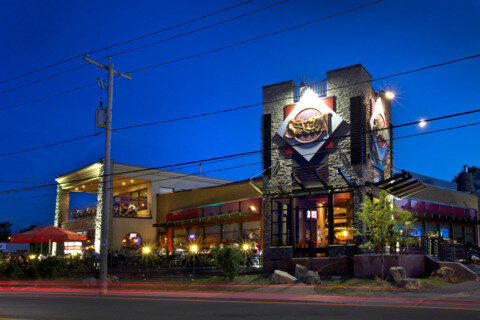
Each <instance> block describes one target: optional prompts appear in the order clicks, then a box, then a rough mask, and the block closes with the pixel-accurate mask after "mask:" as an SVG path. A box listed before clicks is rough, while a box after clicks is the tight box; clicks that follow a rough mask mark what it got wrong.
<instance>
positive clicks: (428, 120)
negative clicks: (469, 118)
mask: <svg viewBox="0 0 480 320" xmlns="http://www.w3.org/2000/svg"><path fill="white" fill-rule="evenodd" d="M450 116H455V114H453V115H450ZM446 117H447V116H442V117H437V118H432V119H425V120H420V121H416V122H409V123H406V124H402V125H398V126H397V127H400V126H405V125H414V124H418V123H421V122H430V121H436V120H439V119H446ZM473 125H476V124H469V125H465V126H473ZM461 127H462V126H459V128H461ZM390 128H393V127H387V128H383V129H372V130H366V131H364V132H363V133H361V134H368V133H373V132H376V131H383V130H389V129H390ZM446 130H448V128H447V129H442V130H439V132H440V131H446ZM450 130H453V129H450ZM423 134H425V132H424V133H417V134H413V135H410V136H408V137H413V136H417V135H423ZM352 136H354V135H353V134H346V135H341V136H334V137H328V138H325V139H319V140H317V141H327V140H338V139H343V138H348V137H352ZM403 138H406V137H403ZM396 139H398V138H391V140H396ZM290 147H292V145H287V146H281V147H275V148H271V150H275V149H280V150H281V149H285V148H290ZM261 152H263V149H261V150H254V151H247V152H242V153H237V154H231V155H226V156H218V157H213V158H208V159H202V160H194V161H188V162H183V163H177V164H171V165H163V166H157V167H149V168H141V169H135V170H129V171H123V172H121V174H130V173H136V172H144V171H150V170H158V169H166V168H171V167H177V166H185V165H191V164H195V163H199V162H202V163H205V162H208V161H214V160H222V159H228V158H232V157H239V156H244V155H249V154H256V153H261ZM110 175H114V174H110ZM107 176H109V175H102V176H96V177H88V178H84V179H76V180H70V181H69V183H72V182H82V181H87V180H90V179H92V178H100V177H103V178H106V177H107ZM129 178H130V177H129ZM54 186H55V187H56V186H57V184H56V183H55V184H45V185H40V186H32V187H27V188H18V189H11V190H2V191H0V194H1V193H11V192H20V191H30V190H38V189H42V188H47V187H54Z"/></svg>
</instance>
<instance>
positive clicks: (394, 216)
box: [354, 191, 415, 279]
mask: <svg viewBox="0 0 480 320" xmlns="http://www.w3.org/2000/svg"><path fill="white" fill-rule="evenodd" d="M357 216H358V219H359V221H360V222H361V223H362V225H363V228H361V229H358V228H354V232H355V235H357V236H363V237H364V242H363V244H362V245H360V248H361V249H375V250H376V252H377V253H380V254H381V261H382V267H381V268H382V270H381V272H382V279H383V278H384V274H385V270H384V268H385V266H384V255H385V247H386V246H387V244H388V245H390V246H396V245H397V243H400V244H407V243H409V242H410V241H412V240H413V239H412V238H411V237H408V235H409V234H410V233H411V231H413V228H414V222H415V219H414V218H413V215H412V213H411V212H409V211H403V210H399V208H398V207H397V205H396V204H395V202H394V201H392V200H391V199H389V197H388V194H387V193H386V192H385V191H382V192H381V193H380V197H379V199H378V202H376V203H374V202H373V201H372V200H371V199H370V198H367V199H366V200H365V201H364V202H363V203H362V208H361V210H360V212H358V213H357Z"/></svg>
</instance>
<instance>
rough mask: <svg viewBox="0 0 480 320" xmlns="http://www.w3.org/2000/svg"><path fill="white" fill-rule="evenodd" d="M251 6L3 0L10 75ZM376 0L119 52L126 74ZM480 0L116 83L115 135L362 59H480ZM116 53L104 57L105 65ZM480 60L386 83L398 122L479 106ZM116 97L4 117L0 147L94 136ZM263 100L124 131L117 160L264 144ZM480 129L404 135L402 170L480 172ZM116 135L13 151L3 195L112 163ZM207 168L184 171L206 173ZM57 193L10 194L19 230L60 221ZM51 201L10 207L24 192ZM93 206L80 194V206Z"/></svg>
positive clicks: (238, 50) (389, 1)
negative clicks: (106, 146) (98, 116)
mask: <svg viewBox="0 0 480 320" xmlns="http://www.w3.org/2000/svg"><path fill="white" fill-rule="evenodd" d="M240 2H242V1H241V0H236V1H233V0H228V1H225V0H206V1H195V0H184V1H153V0H152V1H134V2H132V1H124V0H117V1H91V0H89V1H33V0H30V1H3V2H2V3H1V4H0V9H1V10H0V11H1V12H2V19H1V20H0V30H1V31H0V32H1V38H2V42H3V45H2V48H3V50H1V51H0V66H1V70H2V72H1V73H0V81H2V80H5V79H9V78H11V77H13V76H16V75H18V74H23V73H26V72H29V71H31V70H34V69H37V68H40V67H42V66H46V65H49V64H52V63H54V62H57V61H59V60H62V59H65V58H69V57H72V56H75V55H78V54H81V53H82V52H86V51H90V50H94V49H97V48H102V47H106V46H108V45H111V44H114V43H117V42H121V41H124V40H127V39H130V38H134V37H136V36H139V35H142V34H146V33H150V32H153V31H156V30H159V29H162V28H164V27H168V26H171V25H174V24H177V23H180V22H183V21H186V20H189V19H193V18H196V17H198V16H201V15H205V14H208V13H210V12H213V11H216V10H219V9H223V8H225V7H228V6H231V5H234V4H237V3H240ZM367 2H369V1H368V0H366V1H347V0H337V1H331V0H330V1H326V0H325V1H324V0H291V1H289V2H286V3H284V4H281V5H278V6H276V7H274V8H271V9H268V10H266V11H262V12H259V13H256V14H253V15H250V16H247V17H244V18H241V19H238V20H235V21H232V22H228V23H225V24H222V25H220V26H217V27H214V28H210V29H208V30H203V31H200V32H197V33H195V34H192V35H189V36H186V37H182V38H179V39H175V40H172V41H167V42H164V43H161V44H158V45H153V46H150V47H148V48H145V49H141V50H138V51H135V52H131V53H128V54H124V55H119V56H117V57H115V58H114V59H113V62H114V63H115V66H116V67H117V68H118V69H119V70H120V71H123V72H127V71H130V70H135V69H138V68H141V67H144V66H149V65H154V64H160V63H162V62H166V61H170V60H173V59H177V58H182V57H184V56H189V55H192V54H195V53H198V52H202V51H206V50H210V49H215V48H218V47H222V46H225V45H228V44H231V43H234V42H238V41H242V40H246V39H249V38H253V37H256V36H259V35H263V34H267V33H270V32H274V31H277V30H280V29H283V28H286V27H289V26H293V25H297V24H301V23H303V22H306V21H309V20H313V19H316V18H320V17H323V16H327V15H330V14H333V13H336V12H339V11H342V10H345V9H349V8H352V7H355V6H359V5H361V4H364V3H367ZM272 3H275V0H254V1H252V2H250V3H248V4H246V5H243V6H240V7H237V8H236V9H233V10H230V11H227V12H224V13H222V14H218V15H215V16H212V17H210V18H208V19H204V20H201V21H198V22H195V23H192V24H189V25H187V26H183V27H181V28H177V29H174V30H170V31H167V32H163V33H160V34H157V35H155V36H151V37H147V38H145V39H142V40H140V41H136V42H133V43H130V44H128V45H124V46H121V47H116V48H113V49H111V50H109V53H115V52H118V51H122V50H125V49H130V48H133V47H137V46H140V45H143V44H147V43H150V42H152V41H157V40H161V39H164V38H168V37H171V36H174V35H176V34H179V33H183V32H188V31H189V30H192V29H195V28H199V27H202V26H205V25H208V24H211V23H215V22H218V21H221V20H224V19H228V18H230V17H233V16H237V15H240V14H242V13H244V12H248V11H251V10H255V9H258V8H261V7H263V6H266V5H268V4H272ZM478 12H480V1H475V0H471V1H467V0H459V1H455V2H452V1H446V0H443V1H439V0H424V1H415V0H404V1H393V0H386V1H384V2H381V3H378V4H376V5H373V6H370V7H367V8H364V9H361V10H359V11H356V12H351V13H348V14H345V15H342V16H338V17H335V18H332V19H328V20H325V21H321V22H318V23H315V24H313V25H309V26H306V27H305V28H301V29H297V30H293V31H288V32H285V33H281V34H278V35H275V36H272V37H269V38H266V39H261V40H258V41H255V42H251V43H247V44H244V45H241V46H238V47H234V48H229V49H226V50H222V51H219V52H215V53H212V54H209V55H205V56H201V57H197V58H194V59H191V60H186V61H182V62H178V63H172V64H168V65H164V66H161V67H158V68H154V69H150V70H146V71H143V72H139V73H135V74H133V79H132V80H131V81H128V80H125V79H122V78H117V79H116V81H115V93H114V107H113V109H114V115H113V127H114V128H115V127H121V126H126V125H130V124H139V123H143V122H150V121H156V120H165V119H172V118H177V117H182V116H188V115H192V114H196V113H204V112H211V111H216V110H221V109H225V108H232V107H237V106H242V105H250V104H255V103H259V102H261V101H262V90H261V88H262V86H263V85H267V84H272V83H277V82H281V81H285V80H295V81H296V82H297V83H299V82H300V81H301V79H302V77H304V78H305V79H306V81H307V82H310V83H311V82H314V81H319V80H322V79H324V78H325V71H327V70H331V69H335V68H339V67H343V66H348V65H351V64H356V63H362V64H363V65H364V66H365V67H366V68H367V70H368V71H369V72H370V73H371V74H372V76H373V77H374V78H375V77H381V76H385V75H388V74H392V73H397V72H401V71H406V70H409V69H413V68H416V67H421V66H425V65H430V64H435V63H440V62H444V61H447V60H451V59H455V58H460V57H463V56H470V55H474V54H478V53H479V52H480V20H479V19H478ZM106 55H107V52H106V51H105V50H104V51H103V52H99V53H95V54H92V55H91V58H93V59H100V58H102V57H104V56H106ZM81 64H83V60H82V59H81V58H78V59H76V60H74V61H70V62H68V63H65V64H62V65H59V66H58V67H56V68H52V69H49V70H45V71H44V72H41V73H36V74H34V75H31V76H29V77H24V78H21V79H17V80H16V81H11V82H6V83H0V91H3V90H7V89H9V88H13V87H17V86H20V85H23V84H25V83H27V82H32V81H35V80H38V79H40V78H43V77H47V76H49V75H52V74H54V73H58V72H61V71H63V70H65V69H67V68H71V67H75V66H77V65H81ZM479 73H480V59H477V60H469V61H465V62H460V63H456V64H453V65H449V66H446V67H441V68H438V69H434V70H429V71H423V72H418V73H415V74H411V75H406V76H401V77H396V78H392V79H388V80H384V81H379V82H376V83H374V88H375V89H376V90H381V89H382V88H383V87H384V86H386V85H391V86H392V87H393V88H394V90H395V92H396V94H397V98H396V100H395V101H394V103H393V107H392V110H393V123H394V124H400V123H404V122H410V121H415V120H419V119H421V118H431V117H435V116H441V115H445V114H449V113H456V112H462V111H467V110H472V109H477V108H478V107H479V103H478V97H477V92H478V88H479V84H480V83H479V80H478V74H479ZM100 75H102V76H103V78H104V79H105V74H104V73H103V72H101V71H100V69H99V68H97V67H94V66H87V67H84V68H81V69H79V70H76V71H74V72H70V73H66V74H64V75H62V76H59V77H55V78H52V79H49V80H47V81H44V82H41V83H38V84H35V85H31V86H27V87H25V88H21V89H18V90H14V91H11V92H7V93H3V94H0V109H1V108H4V107H7V106H11V105H16V104H19V103H22V102H25V101H29V100H32V99H36V98H41V97H44V96H48V95H51V94H54V93H57V92H60V91H63V90H68V89H72V88H74V87H78V86H81V85H84V84H87V83H90V82H93V81H95V79H96V78H97V77H99V76H100ZM102 95H103V98H104V100H105V101H106V90H103V92H101V91H100V90H99V89H98V87H95V86H91V87H88V88H84V89H81V90H78V91H75V92H72V93H69V94H65V95H61V96H57V97H54V98H51V99H46V100H43V101H39V102H35V103H30V104H26V105H23V106H20V107H16V108H11V109H7V110H0V113H1V116H0V122H1V125H0V132H1V134H0V146H1V149H0V153H7V152H11V151H16V150H20V149H26V148H30V147H35V146H39V145H44V144H48V143H53V142H56V141H59V140H64V139H69V138H74V137H77V136H83V135H88V134H91V133H93V132H94V130H95V127H94V112H95V109H96V108H97V107H98V104H99V100H100V97H101V96H102ZM260 115H261V106H257V107H253V108H249V109H245V110H242V111H235V112H230V113H223V114H219V115H215V116H210V117H203V118H197V119H192V120H185V121H181V122H174V123H170V124H162V125H157V126H150V127H145V128H139V129H132V130H126V131H120V132H118V133H115V134H114V136H113V149H112V156H113V159H114V160H115V161H116V162H122V163H128V164H136V165H141V166H161V165H168V164H174V163H180V162H186V161H191V160H196V159H204V158H210V157H216V156H221V155H228V154H234V153H240V152H246V151H251V150H257V149H259V148H260ZM479 120H480V115H479V114H475V115H470V116H464V117H459V118H452V119H448V120H443V121H438V122H436V123H429V124H428V125H427V127H425V128H423V129H420V128H416V127H407V128H402V129H398V130H397V131H396V132H395V133H394V135H395V136H397V137H398V136H403V135H407V134H412V133H417V132H421V131H425V130H435V129H441V128H446V127H451V126H456V125H461V124H467V123H473V122H478V121H479ZM479 129H480V128H479V127H478V126H476V127H470V128H465V129H458V130H454V131H449V132H444V133H436V134H431V135H425V136H421V137H414V138H409V139H402V140H398V141H395V150H394V155H395V165H396V166H397V167H399V168H403V169H406V170H411V171H414V172H418V173H422V174H425V175H429V176H433V177H436V178H441V179H446V180H451V179H452V177H453V176H454V175H455V174H457V173H458V171H459V170H460V169H461V166H462V165H463V164H470V165H477V166H478V165H479V161H478V159H479V157H480V148H479V142H478V139H476V137H478V132H479ZM103 142H104V140H103V136H102V135H100V136H97V137H93V138H89V139H86V140H83V141H78V142H73V143H69V144H65V145H60V146H56V147H52V148H47V149H43V150H37V151H32V152H27V153H21V154H17V155H10V156H4V157H0V162H1V165H2V167H3V170H2V173H1V175H0V180H1V181H5V180H14V181H21V182H22V183H6V182H0V189H1V190H8V189H14V188H24V187H28V186H32V185H38V184H44V183H53V182H54V178H55V177H56V176H58V175H60V174H62V173H66V172H69V171H72V170H75V169H77V168H80V167H82V166H85V165H87V164H89V163H92V162H95V161H98V160H99V159H100V158H101V157H102V155H103ZM258 162H260V156H259V155H257V156H250V157H245V158H241V159H237V160H230V161H224V162H217V163H212V164H210V163H206V164H204V165H203V170H204V171H210V170H215V169H219V168H224V167H230V166H235V165H239V164H249V163H252V164H253V163H258ZM197 170H198V168H196V167H190V168H184V169H182V172H195V171H197ZM260 171H261V166H260V164H256V165H253V166H250V167H246V168H242V169H235V170H229V171H224V172H218V173H212V174H211V175H213V176H217V177H221V178H227V179H245V178H248V177H251V176H254V175H257V174H258V173H260ZM54 193H55V189H54V188H51V189H46V190H36V191H30V192H15V193H7V194H2V195H0V199H9V200H0V202H1V203H2V207H3V210H2V212H1V213H0V221H3V220H6V219H8V220H9V221H11V222H12V223H13V224H14V225H15V228H18V227H23V226H25V225H28V224H31V223H40V224H51V223H52V221H53V215H54V204H55V201H54V199H55V197H54V195H53V194H54ZM38 195H46V196H45V197H37V198H29V199H17V200H10V199H11V198H16V197H31V196H38ZM85 201H87V202H88V201H90V199H89V198H88V197H73V199H72V205H79V204H82V203H85Z"/></svg>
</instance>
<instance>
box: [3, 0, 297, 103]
mask: <svg viewBox="0 0 480 320" xmlns="http://www.w3.org/2000/svg"><path fill="white" fill-rule="evenodd" d="M288 1H290V0H282V1H280V2H276V3H273V4H271V5H268V6H265V7H262V8H260V9H257V10H253V11H249V12H247V13H244V14H241V15H239V16H235V17H233V18H229V19H226V20H222V21H220V22H216V23H214V24H210V25H207V26H205V27H201V28H197V29H193V30H191V31H188V32H184V33H181V34H178V35H174V36H171V37H169V38H166V39H162V40H158V41H155V42H151V43H148V44H145V45H142V46H139V47H135V48H131V49H127V50H124V51H120V52H117V53H114V54H107V55H106V56H104V57H103V58H100V59H99V60H103V59H106V58H110V57H114V56H118V55H122V54H125V53H129V52H133V51H136V50H140V49H144V48H147V47H150V46H153V45H156V44H160V43H163V42H167V41H170V40H173V39H177V38H180V37H184V36H186V35H190V34H193V33H195V32H199V31H202V30H206V29H209V28H212V27H215V26H218V25H221V24H224V23H227V22H230V21H233V20H236V19H240V18H243V17H246V16H248V15H251V14H254V13H258V12H261V11H264V10H267V9H270V8H273V7H275V6H278V5H280V4H283V3H286V2H288ZM109 48H110V47H109ZM86 66H89V64H88V63H87V64H85V63H83V64H81V65H78V66H75V67H72V68H69V69H67V70H64V71H61V72H58V73H56V74H53V75H50V76H47V77H44V78H41V79H37V80H35V81H32V82H28V83H25V84H22V85H19V86H16V87H13V88H9V89H5V90H2V91H0V94H4V93H8V92H11V91H14V90H17V89H21V88H25V87H28V86H31V85H34V84H37V83H40V82H43V81H46V80H49V79H52V78H56V77H58V76H61V75H64V74H66V73H69V72H72V71H75V70H78V69H80V68H83V67H86Z"/></svg>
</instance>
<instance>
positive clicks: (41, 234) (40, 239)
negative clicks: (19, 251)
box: [10, 226, 87, 243]
mask: <svg viewBox="0 0 480 320" xmlns="http://www.w3.org/2000/svg"><path fill="white" fill-rule="evenodd" d="M86 240H87V236H84V235H80V234H78V233H76V232H73V231H69V230H65V229H62V228H57V227H54V226H46V227H41V228H35V229H33V230H29V231H25V232H22V233H19V234H15V235H13V236H12V238H11V240H10V241H11V242H23V243H32V242H34V243H48V242H65V241H86Z"/></svg>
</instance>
